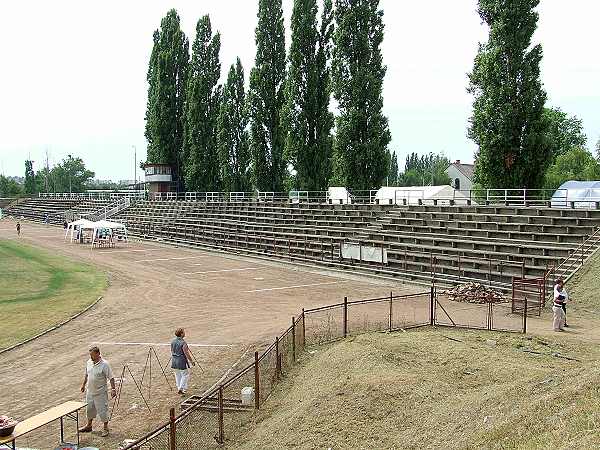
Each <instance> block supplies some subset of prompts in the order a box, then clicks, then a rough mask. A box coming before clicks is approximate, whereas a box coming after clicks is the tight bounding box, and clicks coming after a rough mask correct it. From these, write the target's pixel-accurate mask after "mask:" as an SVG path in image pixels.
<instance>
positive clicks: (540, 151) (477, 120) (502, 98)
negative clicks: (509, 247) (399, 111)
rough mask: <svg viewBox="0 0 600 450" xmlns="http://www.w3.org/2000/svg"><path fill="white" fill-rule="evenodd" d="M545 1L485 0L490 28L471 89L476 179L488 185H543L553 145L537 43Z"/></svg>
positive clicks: (482, 2)
mask: <svg viewBox="0 0 600 450" xmlns="http://www.w3.org/2000/svg"><path fill="white" fill-rule="evenodd" d="M538 4H539V0H479V8H478V12H479V15H480V17H481V19H482V20H483V21H484V22H485V23H486V24H487V25H488V26H489V38H488V41H487V42H485V43H483V44H480V45H479V52H478V54H477V56H476V57H475V63H474V67H473V72H472V73H471V74H470V75H469V79H470V85H469V89H468V90H469V92H470V93H472V94H474V96H475V100H474V103H473V115H472V117H471V119H470V127H469V137H470V138H471V139H473V141H474V142H475V143H476V144H477V146H478V147H479V149H478V154H477V157H476V164H475V181H476V182H477V183H480V184H481V185H482V186H484V187H487V188H537V187H540V186H541V185H542V183H543V179H544V178H543V177H544V172H545V169H546V167H547V166H548V164H549V162H550V159H551V151H552V148H551V146H550V143H549V142H548V139H547V137H546V133H547V129H548V123H547V119H546V118H545V117H544V104H545V103H546V93H545V92H544V90H543V88H542V83H541V81H540V62H541V60H542V47H541V45H539V44H538V45H533V46H532V43H531V38H532V36H533V34H534V32H535V30H536V27H537V21H538V14H537V13H536V12H535V10H534V9H535V8H536V7H537V6H538Z"/></svg>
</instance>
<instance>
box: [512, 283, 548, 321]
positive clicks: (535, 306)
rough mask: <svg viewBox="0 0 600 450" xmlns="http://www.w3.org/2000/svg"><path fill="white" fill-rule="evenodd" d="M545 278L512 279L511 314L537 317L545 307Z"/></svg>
mask: <svg viewBox="0 0 600 450" xmlns="http://www.w3.org/2000/svg"><path fill="white" fill-rule="evenodd" d="M545 280H546V279H545V277H541V278H513V281H512V312H513V313H522V314H523V313H524V312H525V309H526V310H527V315H530V316H531V315H536V316H539V315H540V314H541V313H542V308H543V307H544V306H545V303H546V298H545V295H544V291H545Z"/></svg>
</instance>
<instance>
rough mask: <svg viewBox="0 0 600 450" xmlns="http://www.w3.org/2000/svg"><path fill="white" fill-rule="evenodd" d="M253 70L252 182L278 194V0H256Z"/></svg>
mask: <svg viewBox="0 0 600 450" xmlns="http://www.w3.org/2000/svg"><path fill="white" fill-rule="evenodd" d="M255 40H256V58H255V67H254V68H253V69H252V71H251V73H250V91H249V94H248V96H249V99H248V101H249V107H250V150H251V155H252V179H253V182H254V185H255V187H256V188H257V189H259V190H262V191H266V190H268V191H275V192H278V191H282V190H283V183H284V178H285V174H286V169H287V168H286V165H285V161H284V159H283V148H284V140H285V135H284V130H283V127H282V125H281V111H282V107H283V103H284V82H285V62H286V58H285V34H284V27H283V10H282V8H281V0H259V2H258V25H257V27H256V35H255Z"/></svg>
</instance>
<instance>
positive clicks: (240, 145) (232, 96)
mask: <svg viewBox="0 0 600 450" xmlns="http://www.w3.org/2000/svg"><path fill="white" fill-rule="evenodd" d="M218 147H219V159H220V166H221V179H222V181H223V189H224V190H225V191H227V192H246V191H248V190H250V188H251V183H250V173H249V171H250V149H249V146H248V111H247V108H246V92H245V89H244V68H243V67H242V62H241V61H240V59H239V58H238V59H237V62H236V64H235V65H233V64H232V65H231V68H230V69H229V74H228V75H227V83H226V84H225V87H224V88H223V97H222V100H221V108H220V112H219V120H218Z"/></svg>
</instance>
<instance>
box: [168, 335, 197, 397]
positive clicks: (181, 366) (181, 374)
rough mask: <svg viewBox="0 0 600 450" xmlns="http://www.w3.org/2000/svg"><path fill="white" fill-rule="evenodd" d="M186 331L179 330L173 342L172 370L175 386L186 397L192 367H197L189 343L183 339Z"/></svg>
mask: <svg viewBox="0 0 600 450" xmlns="http://www.w3.org/2000/svg"><path fill="white" fill-rule="evenodd" d="M184 337H185V330H184V329H183V328H177V329H176V330H175V338H174V339H173V340H172V341H171V368H172V369H173V370H174V371H175V384H176V385H177V393H178V394H180V395H185V391H186V390H187V387H188V382H189V380H190V371H189V367H190V365H192V366H195V365H196V363H195V362H194V358H193V356H192V353H191V352H190V348H189V347H188V345H187V342H185V340H184V339H183V338H184Z"/></svg>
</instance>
